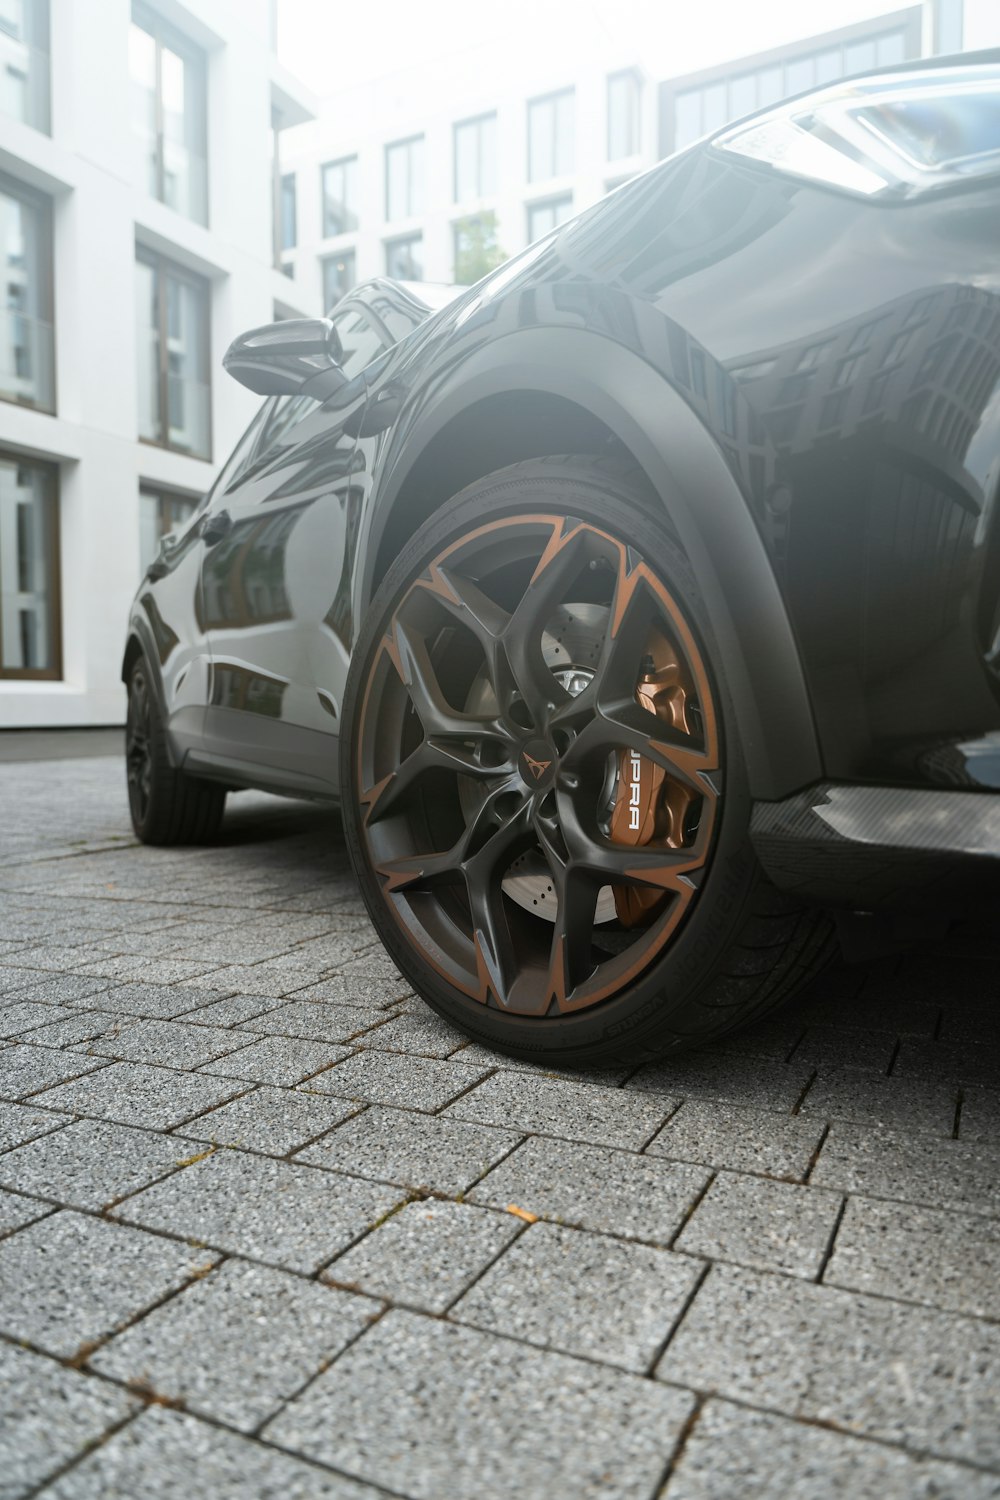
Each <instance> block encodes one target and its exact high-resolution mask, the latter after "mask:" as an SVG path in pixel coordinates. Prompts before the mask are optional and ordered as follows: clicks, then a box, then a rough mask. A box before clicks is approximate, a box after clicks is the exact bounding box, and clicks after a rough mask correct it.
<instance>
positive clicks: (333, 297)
mask: <svg viewBox="0 0 1000 1500" xmlns="http://www.w3.org/2000/svg"><path fill="white" fill-rule="evenodd" d="M357 279H358V278H357V266H356V257H355V254H354V251H353V250H344V251H342V252H341V254H340V255H326V256H324V257H323V306H324V307H325V308H326V309H327V310H329V309H330V308H331V307H333V306H334V304H335V303H337V302H339V301H340V299H341V297H345V296H346V295H347V293H348V292H349V291H350V290H351V288H352V287H353V286H354V285H355V284H356V282H357Z"/></svg>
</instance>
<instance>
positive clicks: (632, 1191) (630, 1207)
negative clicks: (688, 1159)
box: [469, 1136, 711, 1244]
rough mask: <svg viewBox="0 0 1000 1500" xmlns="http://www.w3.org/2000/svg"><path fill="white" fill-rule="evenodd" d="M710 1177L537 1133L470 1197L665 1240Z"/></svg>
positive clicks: (688, 1168) (694, 1168)
mask: <svg viewBox="0 0 1000 1500" xmlns="http://www.w3.org/2000/svg"><path fill="white" fill-rule="evenodd" d="M710 1175H711V1174H710V1173H709V1172H707V1171H706V1170H705V1169H704V1168H703V1167H697V1166H690V1165H687V1164H686V1163H675V1162H665V1161H660V1160H653V1159H652V1158H650V1157H648V1156H634V1155H632V1154H631V1153H629V1152H625V1151H608V1150H604V1149H603V1148H601V1147H600V1146H582V1145H577V1144H576V1143H575V1142H571V1141H556V1140H548V1139H546V1138H545V1137H541V1136H539V1137H533V1138H532V1139H531V1140H528V1141H525V1143H524V1145H523V1146H519V1147H518V1149H517V1150H516V1151H515V1152H514V1153H513V1155H511V1156H508V1157H507V1159H506V1161H503V1162H501V1163H500V1165H499V1166H498V1167H496V1168H494V1170H493V1171H492V1172H490V1174H489V1176H487V1177H485V1178H484V1179H483V1181H482V1182H481V1183H479V1184H478V1186H476V1187H475V1188H473V1190H472V1192H471V1193H470V1195H469V1197H470V1200H471V1201H472V1202H474V1203H489V1204H492V1205H493V1206H494V1207H495V1208H506V1207H507V1206H508V1205H509V1204H514V1205H515V1206H516V1207H518V1208H524V1209H527V1211H528V1212H529V1213H533V1214H538V1216H539V1217H540V1218H545V1219H557V1220H559V1221H561V1222H565V1223H568V1224H578V1225H580V1226H581V1227H582V1228H584V1229H596V1230H601V1231H603V1232H605V1233H607V1234H615V1235H620V1236H622V1237H623V1238H626V1239H639V1240H653V1241H654V1242H655V1243H657V1244H667V1243H668V1242H669V1241H670V1240H672V1239H673V1237H674V1235H675V1234H676V1233H677V1231H678V1229H679V1228H680V1226H681V1224H682V1223H683V1222H684V1217H685V1215H686V1214H687V1213H688V1212H689V1210H690V1208H691V1205H692V1204H693V1203H694V1201H695V1199H696V1198H697V1196H698V1194H699V1193H700V1192H701V1190H702V1189H703V1188H704V1186H705V1184H706V1182H707V1181H708V1179H709V1176H710Z"/></svg>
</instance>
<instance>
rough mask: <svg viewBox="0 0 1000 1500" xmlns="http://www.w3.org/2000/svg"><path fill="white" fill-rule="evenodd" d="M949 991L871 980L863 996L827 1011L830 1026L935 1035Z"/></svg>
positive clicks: (911, 980) (910, 980) (904, 981)
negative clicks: (943, 1003) (943, 1002)
mask: <svg viewBox="0 0 1000 1500" xmlns="http://www.w3.org/2000/svg"><path fill="white" fill-rule="evenodd" d="M947 998H948V992H947V990H946V989H944V990H943V989H942V988H941V986H940V985H937V986H931V988H930V989H929V990H928V988H927V987H926V986H922V985H920V984H918V983H916V982H915V981H914V978H913V976H910V977H909V978H906V979H891V978H871V979H868V980H867V981H866V982H865V985H864V987H863V989H862V990H861V993H860V994H859V995H857V996H855V997H854V998H853V999H846V1000H844V1001H842V1002H841V1003H840V1004H838V1005H837V1006H836V1008H835V1009H834V1010H833V1012H832V1014H831V1013H830V1012H829V1010H828V1012H827V1024H831V1025H834V1026H838V1027H840V1026H844V1027H862V1028H865V1029H867V1030H870V1031H887V1032H893V1033H894V1034H896V1035H898V1036H926V1037H929V1036H933V1035H934V1030H935V1027H936V1026H937V1022H938V1017H939V1016H940V1014H941V1005H942V1001H944V1000H947Z"/></svg>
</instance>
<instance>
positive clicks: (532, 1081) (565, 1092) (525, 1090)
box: [401, 1062, 678, 1151]
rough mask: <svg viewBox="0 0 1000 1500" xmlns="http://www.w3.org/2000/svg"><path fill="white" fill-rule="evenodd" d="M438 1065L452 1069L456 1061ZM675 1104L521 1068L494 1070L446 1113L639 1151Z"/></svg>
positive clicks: (661, 1097) (512, 1128)
mask: <svg viewBox="0 0 1000 1500" xmlns="http://www.w3.org/2000/svg"><path fill="white" fill-rule="evenodd" d="M439 1066H441V1067H448V1068H454V1067H457V1066H458V1064H457V1063H454V1062H450V1063H442V1064H439ZM401 1102H402V1101H401ZM677 1104H678V1100H677V1099H676V1098H674V1099H668V1098H666V1097H663V1096H660V1097H655V1098H653V1097H650V1096H649V1095H647V1094H630V1093H628V1092H627V1091H626V1090H625V1089H605V1088H599V1087H597V1086H596V1085H594V1084H589V1083H569V1082H568V1081H567V1080H565V1079H560V1078H539V1077H536V1076H534V1075H532V1074H527V1073H494V1075H493V1077H492V1078H487V1079H486V1080H485V1082H483V1083H481V1084H479V1086H478V1088H475V1089H473V1090H472V1092H471V1093H468V1094H464V1095H463V1096H462V1098H461V1099H458V1100H456V1102H455V1103H454V1104H453V1105H452V1106H451V1108H450V1109H449V1110H448V1114H449V1116H454V1117H455V1118H456V1119H462V1120H473V1121H476V1122H478V1123H480V1124H483V1125H500V1126H506V1127H507V1128H508V1129H510V1130H526V1131H531V1132H537V1133H538V1134H540V1135H555V1136H568V1137H569V1138H570V1139H571V1140H577V1141H589V1142H591V1143H593V1144H594V1145H598V1146H625V1147H629V1148H631V1149H632V1150H633V1151H639V1150H641V1149H642V1147H643V1146H644V1145H645V1144H646V1142H647V1141H648V1140H649V1138H650V1136H651V1135H653V1134H654V1132H655V1131H656V1130H657V1129H658V1127H659V1126H660V1125H662V1124H663V1121H664V1120H665V1119H666V1117H667V1115H668V1114H670V1112H671V1110H673V1109H675V1108H676V1107H677Z"/></svg>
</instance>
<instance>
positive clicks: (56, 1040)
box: [26, 1006, 122, 1055]
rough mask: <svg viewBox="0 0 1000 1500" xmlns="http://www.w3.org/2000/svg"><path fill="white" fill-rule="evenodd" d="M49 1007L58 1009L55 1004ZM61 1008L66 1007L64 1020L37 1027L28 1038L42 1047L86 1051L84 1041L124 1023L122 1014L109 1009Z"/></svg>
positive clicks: (103, 1034)
mask: <svg viewBox="0 0 1000 1500" xmlns="http://www.w3.org/2000/svg"><path fill="white" fill-rule="evenodd" d="M48 1008H49V1009H50V1010H52V1011H56V1009H57V1008H56V1007H55V1006H49V1007H48ZM59 1009H65V1016H64V1019H63V1020H61V1021H59V1020H53V1021H52V1023H51V1025H48V1026H39V1027H37V1028H36V1029H35V1030H34V1031H32V1032H30V1033H29V1035H28V1037H27V1038H26V1040H28V1041H30V1042H33V1043H36V1044H37V1045H39V1046H41V1047H72V1048H73V1049H74V1050H75V1051H86V1047H85V1046H84V1045H83V1044H84V1043H86V1042H91V1041H93V1040H94V1038H95V1037H100V1036H106V1035H107V1034H108V1032H111V1031H114V1029H115V1028H116V1027H118V1026H120V1025H121V1024H122V1018H121V1016H116V1015H114V1014H112V1012H111V1011H107V1010H81V1009H79V1008H77V1009H73V1010H71V1009H69V1008H68V1007H65V1008H64V1007H59ZM101 1055H103V1054H101Z"/></svg>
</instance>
